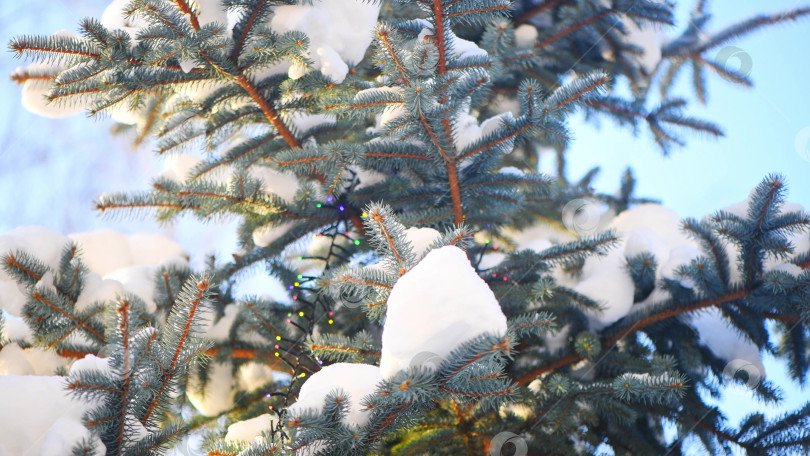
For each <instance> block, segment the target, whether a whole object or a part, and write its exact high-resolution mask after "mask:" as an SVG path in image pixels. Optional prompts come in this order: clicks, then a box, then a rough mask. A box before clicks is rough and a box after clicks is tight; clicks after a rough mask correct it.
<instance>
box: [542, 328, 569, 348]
mask: <svg viewBox="0 0 810 456" xmlns="http://www.w3.org/2000/svg"><path fill="white" fill-rule="evenodd" d="M569 332H571V326H569V325H565V326H563V327H562V328H559V329H555V330H553V331H549V332H547V333H546V334H544V335H543V340H544V341H545V345H546V350H548V352H549V353H555V352H556V351H558V350H560V349H563V348H565V346H566V345H568V336H569V334H568V333H569Z"/></svg>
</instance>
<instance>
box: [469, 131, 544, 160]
mask: <svg viewBox="0 0 810 456" xmlns="http://www.w3.org/2000/svg"><path fill="white" fill-rule="evenodd" d="M529 128H532V124H531V123H527V124H526V125H524V126H522V127H520V128H518V129H517V130H515V131H513V132H512V133H510V134H508V135H506V136H504V137H502V138H498V139H496V140H495V141H492V142H491V143H487V144H484V145H483V146H481V147H478V148H476V149H473V150H471V151H469V152H466V153H464V154H462V155H461V156H459V159H465V158H467V157H469V156H472V155H477V154H479V153H481V152H483V151H485V150H487V149H489V148H492V147H495V146H497V145H498V144H502V143H505V142H506V141H509V140H510V139H512V138H514V137H515V136H517V135H519V134H521V133H523V132H524V131H526V130H528V129H529Z"/></svg>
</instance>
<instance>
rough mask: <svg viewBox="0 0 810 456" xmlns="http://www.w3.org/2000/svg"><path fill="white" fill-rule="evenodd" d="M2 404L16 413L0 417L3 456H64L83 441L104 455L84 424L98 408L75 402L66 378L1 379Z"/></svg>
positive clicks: (16, 377) (3, 376) (14, 376)
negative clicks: (89, 412) (86, 415)
mask: <svg viewBox="0 0 810 456" xmlns="http://www.w3.org/2000/svg"><path fill="white" fill-rule="evenodd" d="M4 351H5V350H4ZM77 362H78V361H77ZM0 404H3V405H2V407H3V410H4V411H15V412H14V413H8V412H5V413H0V455H22V454H30V455H40V456H58V455H64V454H66V452H67V451H68V449H69V448H71V447H73V445H75V444H77V443H78V442H80V441H81V440H82V439H84V438H86V439H88V441H95V443H96V448H97V450H96V453H94V454H95V455H103V454H104V450H105V448H104V444H102V443H101V441H100V440H99V438H98V437H97V436H95V435H93V434H91V433H90V431H88V430H87V428H85V427H84V425H83V424H82V416H83V415H84V414H85V413H86V412H88V411H89V410H91V409H93V408H95V407H96V406H97V405H98V404H97V403H95V402H93V401H87V400H81V401H79V400H73V399H72V398H71V397H70V396H68V394H67V391H66V390H65V378H64V377H59V376H53V377H50V376H47V377H46V376H42V377H38V376H30V375H0ZM21 412H24V413H21Z"/></svg>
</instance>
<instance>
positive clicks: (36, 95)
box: [14, 30, 84, 119]
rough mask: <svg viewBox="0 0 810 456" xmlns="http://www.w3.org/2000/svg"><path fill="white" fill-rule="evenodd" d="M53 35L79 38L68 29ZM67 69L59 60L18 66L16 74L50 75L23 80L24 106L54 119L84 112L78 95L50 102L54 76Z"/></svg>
mask: <svg viewBox="0 0 810 456" xmlns="http://www.w3.org/2000/svg"><path fill="white" fill-rule="evenodd" d="M51 36H53V37H68V38H79V36H78V35H76V34H75V33H72V32H69V31H67V30H60V31H58V32H56V33H54V34H53V35H51ZM65 69H67V66H66V65H65V64H64V63H62V62H59V61H52V62H37V63H32V64H31V65H28V66H27V67H24V68H23V67H20V68H17V69H16V70H15V71H14V74H15V75H24V74H29V73H30V74H36V75H41V76H50V77H33V78H28V79H26V80H25V82H23V86H22V105H23V107H24V108H25V109H27V110H29V111H31V112H33V113H34V114H37V115H40V116H43V117H49V118H52V119H57V118H62V117H68V116H72V115H75V114H78V113H80V112H82V110H84V106H83V105H82V104H81V103H77V102H76V101H78V100H77V97H70V98H69V99H66V100H60V101H56V102H49V101H48V99H47V96H48V93H49V91H50V87H51V84H52V83H53V78H55V77H56V76H57V75H58V74H59V73H60V72H62V71H63V70H65Z"/></svg>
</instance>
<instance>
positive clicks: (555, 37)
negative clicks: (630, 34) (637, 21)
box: [534, 9, 614, 49]
mask: <svg viewBox="0 0 810 456" xmlns="http://www.w3.org/2000/svg"><path fill="white" fill-rule="evenodd" d="M612 13H614V10H613V9H606V10H604V11H602V12H601V13H599V14H595V15H593V16H591V17H589V18H587V19H585V20H584V21H582V22H577V23H576V24H573V25H571V26H569V27H566V28H564V29H562V30H560V31H559V32H557V33H555V34H554V35H552V36H550V37H548V38H546V39H545V40H543V41H542V42H540V43H537V45H535V46H534V47H535V49H542V48H544V47H546V46H548V45H549V44H551V43H553V42H555V41H557V40H559V39H560V38H562V37H564V36H567V35H570V34H572V33H574V32H576V31H577V30H579V29H581V28H583V27H587V26H589V25H591V24H593V23H594V22H597V21H599V20H601V19H604V18H605V17H607V16H609V15H610V14H612Z"/></svg>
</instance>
